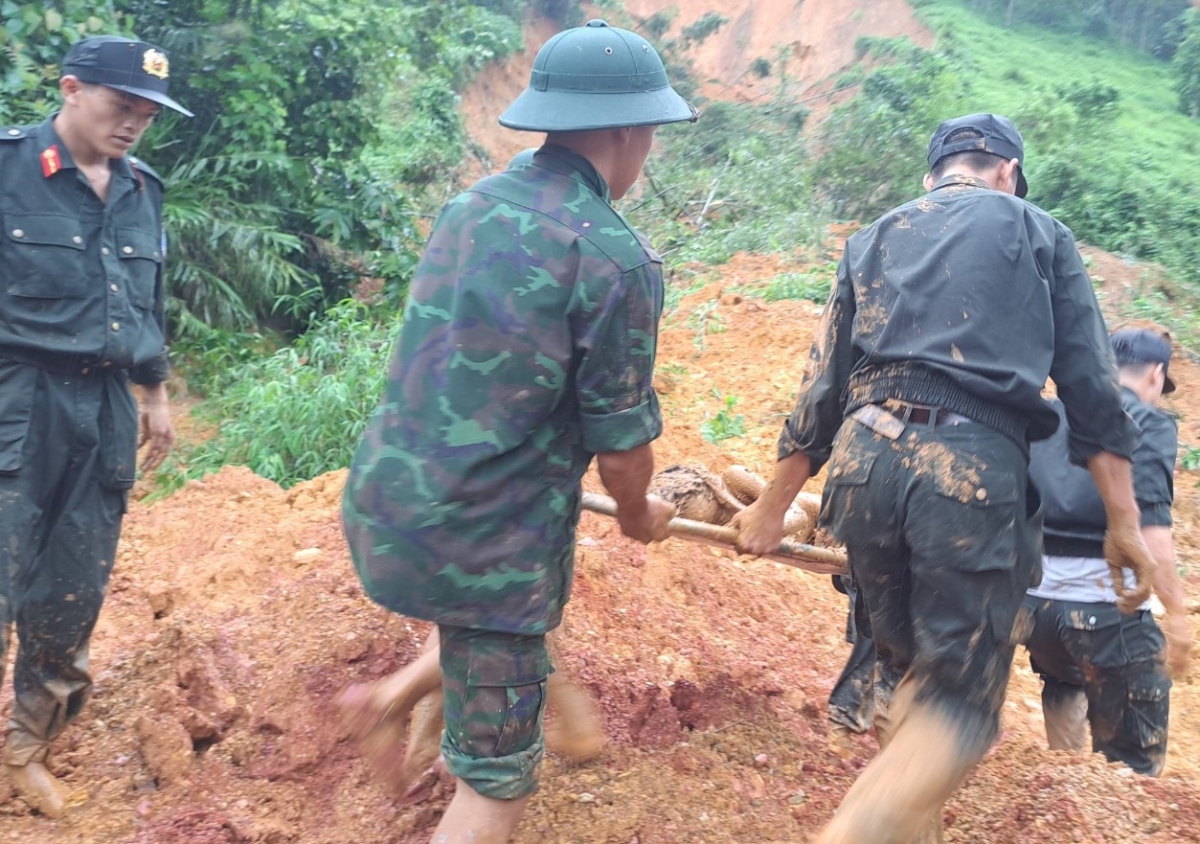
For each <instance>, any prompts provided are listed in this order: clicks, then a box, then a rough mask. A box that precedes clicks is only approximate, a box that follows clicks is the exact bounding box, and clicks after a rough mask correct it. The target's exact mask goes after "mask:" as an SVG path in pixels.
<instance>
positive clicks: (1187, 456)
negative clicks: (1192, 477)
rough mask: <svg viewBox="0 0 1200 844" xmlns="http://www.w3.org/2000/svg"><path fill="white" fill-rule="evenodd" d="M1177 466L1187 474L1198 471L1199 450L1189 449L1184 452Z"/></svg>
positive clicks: (1199, 465)
mask: <svg viewBox="0 0 1200 844" xmlns="http://www.w3.org/2000/svg"><path fill="white" fill-rule="evenodd" d="M1179 465H1181V466H1182V467H1183V468H1185V469H1187V470H1188V471H1189V472H1195V471H1200V448H1189V449H1188V450H1187V451H1185V452H1184V453H1183V458H1182V459H1181V460H1180V461H1179Z"/></svg>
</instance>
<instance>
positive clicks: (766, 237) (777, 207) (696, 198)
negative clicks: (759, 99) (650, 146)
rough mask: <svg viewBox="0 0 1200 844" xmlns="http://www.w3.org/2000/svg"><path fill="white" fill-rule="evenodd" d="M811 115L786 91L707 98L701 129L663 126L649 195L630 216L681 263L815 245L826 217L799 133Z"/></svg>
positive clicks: (646, 188) (646, 182)
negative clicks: (743, 100) (753, 98)
mask: <svg viewBox="0 0 1200 844" xmlns="http://www.w3.org/2000/svg"><path fill="white" fill-rule="evenodd" d="M806 117H807V110H805V109H804V107H803V106H802V105H801V104H799V103H797V102H796V101H795V100H793V99H791V98H790V97H789V96H786V95H784V96H776V97H774V98H773V99H772V100H770V101H769V102H767V103H766V104H764V105H759V106H752V105H745V104H738V103H726V102H715V103H708V104H706V105H705V106H704V108H703V116H702V118H701V122H700V123H698V124H696V126H692V125H690V124H686V123H684V124H678V125H674V126H666V127H663V128H662V129H661V130H659V133H658V135H657V140H656V145H657V147H658V149H657V150H656V152H655V153H654V154H653V155H652V157H651V160H650V162H649V164H648V165H647V167H646V171H645V174H646V175H645V178H644V179H643V181H642V182H641V183H640V185H641V187H640V190H641V192H642V198H640V199H633V207H632V208H629V209H628V210H626V213H627V214H628V215H629V217H630V219H631V220H632V222H633V223H634V224H635V225H637V226H638V227H639V228H641V229H642V230H643V231H645V232H646V233H647V234H648V236H649V237H650V238H651V241H652V242H653V243H654V244H655V246H656V247H657V248H658V249H659V250H661V251H662V252H663V254H664V255H669V256H671V259H672V261H676V262H679V263H684V262H688V261H699V262H701V263H704V264H721V263H724V262H726V261H728V260H729V259H730V258H731V257H733V255H735V254H736V253H738V252H754V253H769V252H780V251H785V250H791V249H795V248H798V247H807V246H814V245H816V244H817V243H819V242H820V241H821V239H822V237H823V235H824V217H825V215H824V208H823V207H822V206H821V205H820V203H819V202H816V201H815V200H814V197H813V192H812V186H811V167H810V159H809V153H808V148H807V146H806V144H805V143H804V141H803V139H802V138H801V137H800V134H799V132H800V129H801V128H802V127H803V124H804V120H805V118H806ZM627 202H629V200H627ZM623 210H625V209H623Z"/></svg>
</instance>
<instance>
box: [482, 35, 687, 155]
mask: <svg viewBox="0 0 1200 844" xmlns="http://www.w3.org/2000/svg"><path fill="white" fill-rule="evenodd" d="M695 119H696V109H694V108H692V106H691V105H689V104H688V102H687V100H685V99H684V98H683V97H681V96H679V94H677V93H675V90H674V89H673V88H672V87H671V84H670V83H669V82H668V81H667V71H666V69H665V68H664V67H663V63H662V59H660V58H659V57H658V52H657V51H656V50H655V49H654V47H652V46H651V45H650V42H649V41H647V40H646V39H645V38H643V37H642V36H640V35H638V34H637V33H634V32H629V31H628V30H624V29H617V28H616V27H615V26H609V25H608V24H606V23H605V22H604V21H601V20H594V21H588V23H587V24H586V25H585V26H578V27H575V28H574V29H568V30H565V31H563V32H560V33H558V34H557V35H555V36H554V37H553V38H551V39H550V40H549V41H547V42H546V43H545V44H543V45H542V49H540V50H538V54H537V58H535V59H534V60H533V71H532V73H530V78H529V87H528V88H526V89H525V90H524V91H523V92H521V96H519V97H517V99H516V100H515V101H514V102H513V104H512V105H510V106H509V107H508V108H507V109H506V110H505V112H504V114H502V115H500V125H501V126H507V127H508V128H510V129H524V130H527V131H530V132H578V131H585V130H588V129H612V128H615V127H618V126H651V125H655V124H659V123H678V122H680V121H683V120H695Z"/></svg>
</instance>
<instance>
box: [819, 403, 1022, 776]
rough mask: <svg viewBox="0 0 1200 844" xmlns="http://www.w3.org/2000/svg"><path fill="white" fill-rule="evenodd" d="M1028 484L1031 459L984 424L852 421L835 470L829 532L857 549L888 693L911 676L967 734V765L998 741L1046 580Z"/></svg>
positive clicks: (919, 695) (927, 699) (826, 519)
mask: <svg viewBox="0 0 1200 844" xmlns="http://www.w3.org/2000/svg"><path fill="white" fill-rule="evenodd" d="M892 433H893V434H895V432H894V431H893V432H892ZM1027 477H1028V458H1027V457H1026V454H1025V452H1024V451H1023V449H1022V448H1021V447H1020V446H1018V445H1017V444H1016V443H1015V442H1013V441H1012V440H1010V439H1008V438H1007V437H1005V436H1004V435H1002V434H999V433H997V432H996V431H993V430H992V429H990V428H987V427H985V426H983V425H978V424H974V423H963V424H959V425H935V426H929V425H918V424H914V423H911V422H910V423H908V424H906V425H904V427H903V430H902V431H900V432H899V433H898V435H895V436H894V438H891V437H889V436H888V435H887V433H886V432H883V433H881V432H876V431H875V430H874V429H873V428H871V427H868V426H867V425H866V424H863V423H861V422H859V421H857V420H855V419H854V418H850V419H847V420H846V422H845V423H844V424H843V426H842V428H841V430H840V431H839V433H838V436H837V438H836V439H835V441H834V445H833V452H832V455H831V458H830V463H829V470H828V480H827V481H826V487H825V502H824V506H823V510H822V522H823V523H824V524H825V525H827V526H829V527H830V528H831V529H832V531H833V533H834V535H835V536H836V537H837V539H838V540H840V541H841V542H843V543H844V544H845V545H846V550H847V555H848V558H849V563H850V569H851V573H852V575H853V578H854V582H855V584H856V585H857V587H858V589H859V590H860V593H861V595H860V601H861V603H862V609H863V612H862V613H860V622H862V623H860V626H859V630H858V632H859V634H860V635H867V636H870V637H871V639H873V641H874V644H875V650H876V653H877V655H878V659H879V662H880V665H879V677H880V678H881V680H882V681H884V682H882V683H881V685H883V686H890V687H893V688H894V686H895V685H896V684H897V683H898V682H899V679H900V678H902V677H904V676H905V675H908V676H909V677H910V679H911V681H912V682H913V684H914V687H915V697H914V702H915V703H916V704H918V705H925V706H935V707H937V708H938V709H939V710H941V711H942V712H943V714H944V715H945V716H946V717H947V718H948V719H950V721H951V722H952V723H954V724H955V725H956V727H957V731H956V732H957V735H958V741H959V743H960V750H961V753H962V755H963V758H980V757H982V755H983V753H984V752H986V750H987V748H988V747H989V746H990V745H991V743H992V741H993V740H994V738H995V736H996V733H997V731H998V728H999V712H1000V707H1001V705H1002V703H1003V700H1004V694H1005V691H1006V688H1007V685H1008V676H1009V670H1010V668H1011V665H1012V658H1013V653H1014V649H1015V643H1014V641H1013V622H1014V620H1015V618H1016V615H1017V611H1018V609H1019V608H1020V606H1021V603H1022V600H1023V598H1024V596H1025V592H1026V590H1027V589H1028V588H1029V586H1030V585H1031V581H1032V579H1033V578H1034V577H1035V576H1036V573H1037V572H1038V571H1040V568H1039V567H1040V563H1041V516H1040V510H1039V508H1038V506H1037V502H1036V493H1032V492H1030V488H1029V486H1028V480H1027ZM868 626H869V630H868V629H865V628H866V627H868ZM877 685H879V684H877ZM877 692H879V693H882V694H884V695H885V696H886V693H887V689H877ZM878 705H879V702H878V701H877V706H878Z"/></svg>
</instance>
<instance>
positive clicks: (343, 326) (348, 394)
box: [159, 300, 399, 492]
mask: <svg viewBox="0 0 1200 844" xmlns="http://www.w3.org/2000/svg"><path fill="white" fill-rule="evenodd" d="M398 327H399V323H396V324H395V325H391V326H388V325H384V324H382V323H380V322H379V321H378V320H377V319H376V318H375V317H374V316H373V315H372V314H371V312H370V311H369V310H368V309H367V308H366V306H364V305H362V304H360V303H357V302H354V301H352V300H348V301H346V302H342V303H340V304H338V305H336V306H334V307H332V308H330V310H329V312H328V314H327V315H326V317H325V318H324V319H323V320H322V321H321V322H320V323H318V324H316V325H314V326H313V327H312V328H310V329H309V331H307V332H306V333H305V334H304V335H302V336H301V337H300V338H299V339H298V340H297V341H296V342H295V344H293V345H291V346H287V347H284V348H281V349H279V350H278V351H276V352H274V353H273V354H270V355H268V356H266V357H255V358H254V359H249V360H247V359H246V357H247V356H243V355H241V354H240V353H239V352H237V351H235V350H232V349H230V348H229V347H228V346H221V345H216V344H214V345H213V346H212V347H210V349H209V350H208V352H206V353H204V354H207V355H208V356H209V359H207V360H206V361H205V365H206V366H207V367H209V368H214V367H215V368H224V367H228V370H227V371H226V372H225V373H224V374H221V375H214V376H213V377H212V378H211V381H210V383H211V384H212V385H213V386H215V387H217V388H218V391H217V392H216V393H214V394H213V395H212V396H210V398H209V399H208V400H207V401H206V402H205V403H204V404H203V405H202V406H201V407H200V408H199V409H198V411H197V412H198V413H199V414H200V415H201V416H204V415H206V414H207V415H209V416H210V417H212V418H215V419H216V420H218V421H219V427H218V430H217V434H216V436H214V437H213V438H212V439H211V440H208V441H207V442H205V443H202V444H200V445H199V446H197V447H195V448H194V449H192V450H191V451H190V452H187V453H184V454H181V455H177V456H176V457H174V458H173V459H171V460H170V461H169V462H168V463H167V464H166V465H165V466H164V468H163V469H162V470H161V471H160V476H159V486H160V489H162V490H163V491H165V492H169V491H171V490H173V489H177V488H178V487H180V486H182V485H183V484H184V483H185V482H187V481H188V480H190V479H193V478H201V477H203V476H204V475H206V474H208V473H210V472H214V471H216V470H217V469H219V468H220V467H221V466H224V465H228V464H240V465H245V466H248V467H249V468H250V469H251V470H253V471H254V472H255V473H257V474H259V475H262V476H263V477H265V478H270V479H271V480H273V481H276V482H277V483H279V484H281V485H283V486H290V485H292V484H294V483H297V482H298V481H301V480H304V479H307V478H312V477H314V476H316V475H319V474H321V473H323V472H327V471H331V470H333V469H337V468H340V467H343V466H347V465H349V462H350V458H351V456H352V453H353V450H354V448H355V447H356V446H357V444H358V441H359V440H360V438H361V437H362V432H363V429H364V428H365V426H366V422H367V418H368V417H369V416H370V414H371V412H372V411H373V410H374V409H375V407H376V406H377V405H378V403H379V397H380V395H381V394H382V392H383V384H384V380H385V376H386V372H387V359H388V354H389V351H390V349H391V346H392V342H393V340H394V338H395V335H396V332H397V330H398ZM214 339H220V338H214ZM225 339H227V340H236V337H235V336H232V335H226V337H225Z"/></svg>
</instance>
